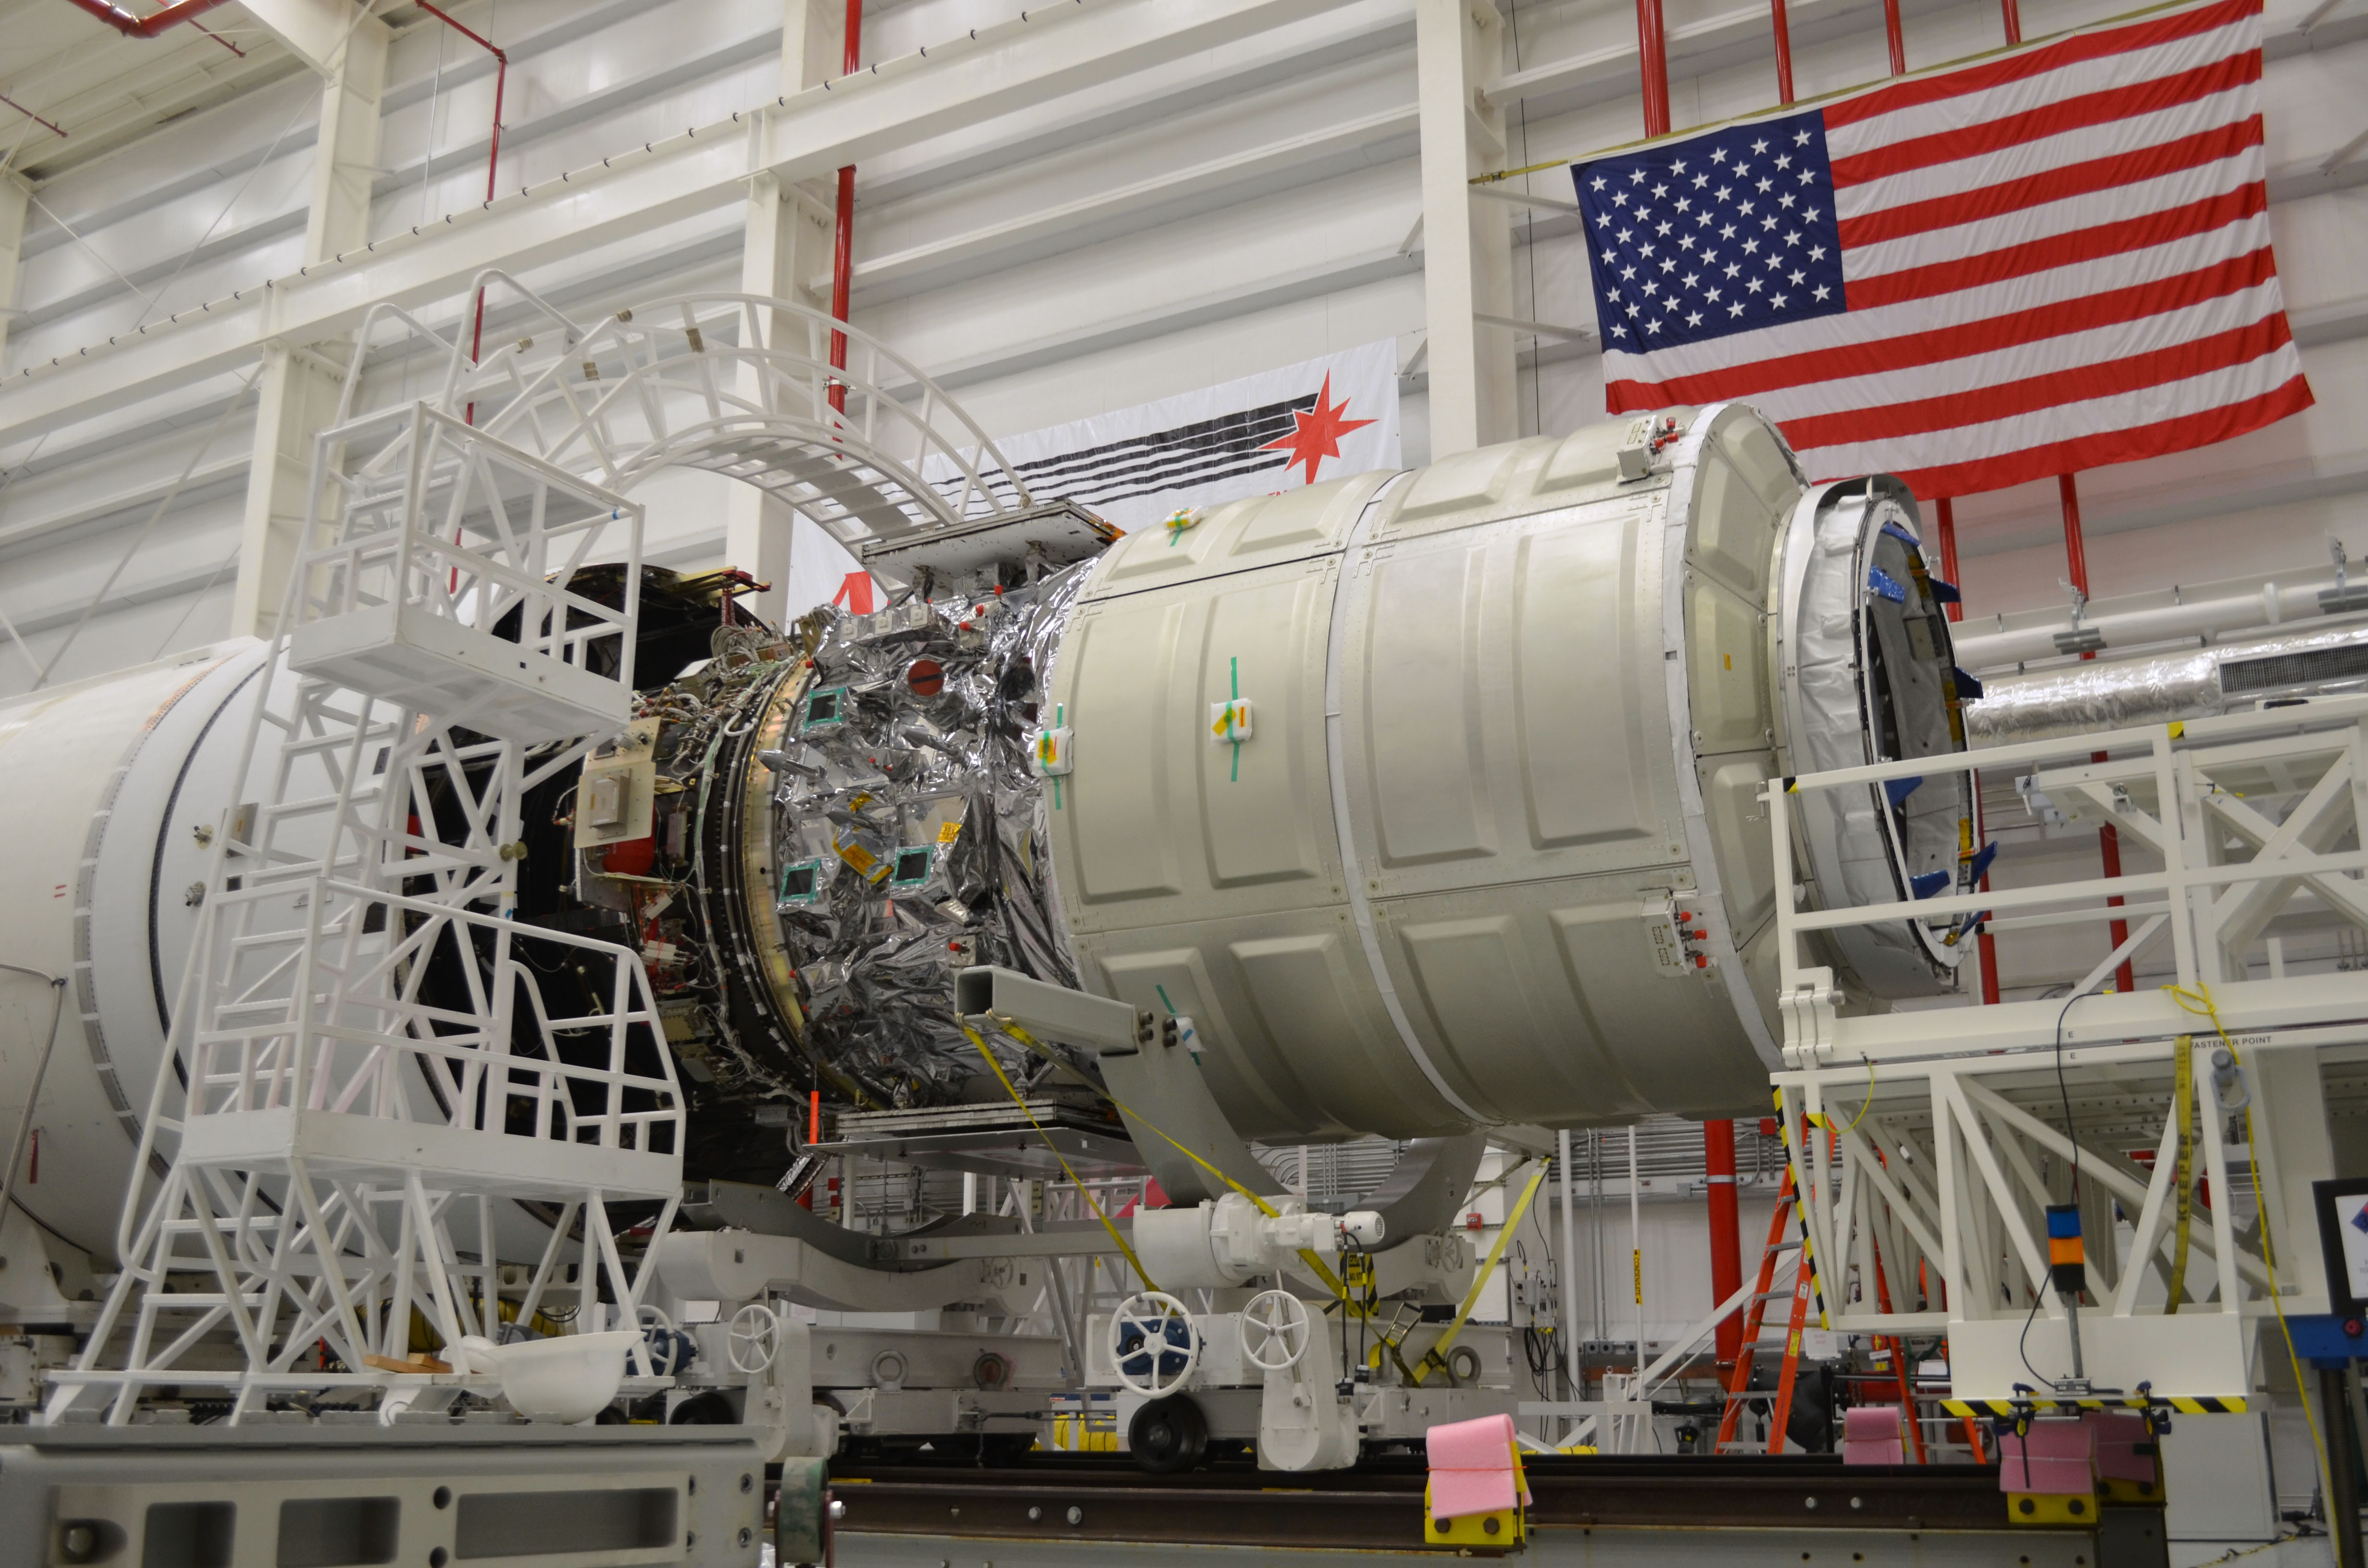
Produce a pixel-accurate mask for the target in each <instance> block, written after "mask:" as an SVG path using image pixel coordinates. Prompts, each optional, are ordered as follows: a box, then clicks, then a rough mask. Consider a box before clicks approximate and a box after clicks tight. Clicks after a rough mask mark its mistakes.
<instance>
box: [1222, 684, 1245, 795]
mask: <svg viewBox="0 0 2368 1568" xmlns="http://www.w3.org/2000/svg"><path fill="white" fill-rule="evenodd" d="M1227 662H1228V663H1229V664H1231V665H1232V666H1233V698H1234V700H1235V701H1236V702H1239V701H1240V700H1241V699H1242V662H1241V660H1239V659H1238V658H1236V659H1232V660H1229V661H1227ZM1241 781H1242V743H1241V742H1240V741H1239V740H1235V742H1234V775H1233V777H1232V778H1229V779H1227V780H1226V782H1227V783H1229V784H1238V783H1240V782H1241Z"/></svg>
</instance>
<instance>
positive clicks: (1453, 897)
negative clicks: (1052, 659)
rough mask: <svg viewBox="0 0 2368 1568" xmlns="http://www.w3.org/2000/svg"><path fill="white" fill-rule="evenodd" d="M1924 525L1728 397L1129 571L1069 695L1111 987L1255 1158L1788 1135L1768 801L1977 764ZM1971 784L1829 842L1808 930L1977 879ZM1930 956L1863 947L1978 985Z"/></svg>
mask: <svg viewBox="0 0 2368 1568" xmlns="http://www.w3.org/2000/svg"><path fill="white" fill-rule="evenodd" d="M1914 523H1915V513H1914V503H1913V501H1912V499H1910V498H1908V497H1907V494H1906V492H1905V491H1904V489H1901V488H1899V487H1897V486H1896V485H1893V484H1891V483H1888V482H1885V483H1883V484H1881V485H1875V484H1872V483H1869V482H1864V481H1853V482H1850V483H1848V484H1841V485H1811V484H1810V483H1807V482H1806V481H1805V479H1804V476H1803V475H1802V474H1801V473H1800V472H1799V471H1798V469H1797V467H1796V465H1795V464H1794V462H1793V458H1792V454H1791V453H1790V451H1789V450H1788V449H1786V448H1785V446H1784V444H1783V442H1782V439H1781V438H1780V437H1778V436H1777V435H1776V433H1775V431H1774V430H1773V428H1772V427H1771V426H1769V425H1768V424H1767V423H1766V422H1765V421H1764V420H1763V419H1762V418H1761V417H1760V416H1759V415H1758V414H1757V413H1756V412H1754V411H1753V410H1751V409H1749V408H1748V407H1745V406H1743V405H1740V404H1728V405H1724V406H1720V407H1713V408H1710V409H1705V410H1702V411H1701V412H1700V413H1699V414H1697V413H1694V412H1693V411H1677V412H1673V413H1667V414H1662V415H1652V416H1649V417H1645V418H1639V419H1636V420H1633V421H1621V422H1617V423H1614V424H1610V425H1605V426H1597V427H1595V428H1592V429H1588V430H1584V431H1581V432H1579V433H1578V434H1577V435H1574V436H1571V437H1567V438H1565V439H1553V438H1538V439H1532V440H1527V441H1522V442H1519V443H1516V444H1513V445H1509V446H1503V447H1494V448H1489V449H1484V450H1480V451H1475V452H1470V453H1465V454H1463V455H1461V456H1457V457H1453V458H1450V459H1448V460H1444V461H1442V462H1439V463H1436V464H1434V465H1432V466H1431V467H1429V468H1428V469H1425V470H1422V471H1420V472H1414V473H1407V474H1402V475H1397V476H1392V475H1388V474H1380V473H1376V474H1368V475H1365V476H1363V477H1361V478H1357V479H1351V480H1345V481H1340V482H1337V483H1329V484H1323V485H1317V486H1314V487H1311V488H1308V489H1304V490H1296V491H1291V492H1287V493H1284V494H1280V495H1275V496H1270V497H1261V498H1258V499H1255V500H1249V501H1243V502H1239V503H1235V504H1234V505H1232V506H1225V507H1221V508H1217V509H1215V510H1214V511H1212V513H1211V514H1210V515H1208V516H1207V517H1203V518H1201V519H1200V520H1199V521H1197V522H1193V523H1191V524H1190V526H1187V527H1185V528H1182V529H1181V530H1180V531H1178V532H1174V533H1173V534H1172V535H1162V534H1158V533H1143V534H1137V535H1135V536H1133V537H1132V538H1129V539H1126V540H1121V542H1120V543H1119V544H1117V545H1116V546H1114V547H1113V548H1112V549H1111V550H1110V553H1109V554H1108V556H1107V557H1105V559H1104V560H1103V562H1101V564H1100V565H1099V567H1098V569H1097V570H1096V571H1095V573H1094V575H1093V578H1092V580H1091V582H1090V583H1089V584H1088V585H1087V587H1086V589H1085V590H1084V592H1083V593H1082V594H1081V595H1080V596H1079V606H1078V608H1077V609H1076V613H1075V615H1074V616H1073V618H1072V619H1071V621H1070V623H1069V625H1068V627H1067V628H1066V629H1065V631H1064V635H1063V639H1062V644H1061V649H1060V653H1059V656H1058V659H1057V662H1056V663H1055V665H1054V675H1053V698H1054V699H1055V702H1056V703H1057V705H1058V712H1059V715H1060V717H1059V722H1060V723H1061V724H1063V725H1064V726H1065V727H1066V728H1068V730H1069V731H1070V732H1071V736H1070V747H1071V751H1072V754H1073V761H1072V765H1071V766H1072V771H1070V772H1069V773H1068V774H1067V775H1066V776H1065V777H1064V778H1062V779H1061V780H1060V782H1061V785H1062V790H1061V796H1060V799H1059V800H1057V801H1054V802H1053V812H1052V821H1053V834H1052V843H1053V851H1054V854H1053V858H1054V860H1055V863H1056V865H1057V868H1058V871H1059V889H1060V897H1061V906H1062V913H1063V915H1064V920H1065V923H1066V926H1067V930H1068V935H1069V939H1070V943H1071V949H1072V951H1073V954H1074V956H1075V958H1076V962H1077V966H1078V971H1079V974H1080V976H1081V978H1082V979H1083V981H1084V983H1085V984H1086V985H1087V988H1089V989H1092V990H1096V991H1100V992H1103V993H1105V994H1110V995H1114V996H1117V997H1120V998H1121V999H1123V1000H1125V1001H1128V1002H1131V1003H1133V1005H1134V1006H1137V1007H1139V1008H1144V1009H1148V1010H1150V1011H1153V1012H1155V1013H1168V1012H1173V1013H1177V1014H1181V1015H1185V1016H1189V1017H1191V1018H1192V1019H1193V1020H1194V1024H1195V1027H1196V1028H1197V1029H1198V1030H1199V1032H1200V1034H1201V1037H1202V1040H1203V1041H1204V1042H1205V1049H1204V1054H1203V1056H1202V1059H1201V1060H1202V1065H1203V1067H1204V1069H1205V1072H1206V1076H1207V1078H1208V1081H1209V1083H1210V1085H1211V1087H1212V1089H1213V1090H1214V1091H1215V1093H1216V1096H1217V1098H1218V1101H1219V1103H1220V1104H1221V1105H1222V1106H1223V1108H1224V1110H1225V1112H1226V1114H1227V1116H1228V1117H1229V1119H1231V1120H1232V1121H1233V1123H1234V1125H1235V1128H1236V1129H1237V1130H1239V1131H1241V1132H1242V1133H1243V1134H1244V1135H1246V1136H1248V1137H1252V1138H1259V1139H1266V1140H1269V1141H1281V1140H1284V1139H1296V1138H1303V1137H1326V1136H1340V1135H1344V1134H1353V1133H1364V1132H1383V1133H1388V1134H1391V1135H1393V1136H1397V1137H1413V1136H1420V1135H1427V1134H1440V1133H1450V1132H1454V1131H1460V1130H1463V1129H1465V1128H1469V1127H1473V1126H1475V1125H1476V1126H1486V1125H1489V1124H1492V1123H1494V1124H1506V1123H1515V1122H1530V1123H1545V1124H1548V1125H1569V1124H1573V1123H1586V1122H1617V1121H1621V1120H1624V1119H1633V1118H1635V1117H1638V1116H1641V1115H1644V1114H1646V1113H1648V1112H1673V1113H1677V1114H1680V1115H1702V1114H1710V1113H1716V1114H1725V1113H1729V1112H1733V1111H1737V1110H1747V1109H1748V1108H1753V1107H1756V1106H1758V1105H1760V1104H1762V1103H1764V1100H1765V1097H1766V1094H1767V1074H1768V1072H1769V1071H1770V1068H1772V1067H1774V1066H1776V1065H1777V1064H1778V1053H1777V1040H1778V1039H1779V1037H1780V1035H1781V1032H1782V1030H1781V1025H1780V1023H1779V1021H1778V1018H1777V1014H1776V983H1775V955H1774V952H1773V936H1774V929H1773V921H1774V915H1775V910H1776V899H1777V897H1778V896H1779V890H1778V889H1776V888H1774V887H1773V886H1771V885H1770V883H1771V876H1772V865H1773V859H1772V856H1771V853H1770V844H1769V841H1768V830H1767V821H1768V817H1767V809H1766V806H1765V803H1764V802H1763V801H1761V800H1760V798H1759V797H1760V791H1761V790H1762V789H1763V788H1764V787H1765V786H1766V785H1767V783H1768V781H1769V780H1770V778H1780V777H1782V776H1784V775H1786V774H1790V773H1794V772H1801V771H1807V770H1808V768H1809V767H1838V766H1845V765H1848V764H1850V763H1864V762H1871V761H1873V760H1876V759H1877V757H1878V756H1903V755H1904V756H1915V755H1926V754H1930V753H1936V752H1946V751H1951V750H1956V749H1961V748H1962V745H1963V741H1962V738H1961V737H1962V727H1961V726H1960V725H1958V724H1957V723H1956V722H1955V716H1954V710H1953V702H1954V699H1953V696H1952V695H1951V690H1950V687H1949V682H1948V677H1949V675H1950V671H1951V668H1952V666H1951V664H1950V660H1949V648H1948V634H1947V630H1946V623H1945V620H1944V619H1942V617H1941V611H1940V608H1939V604H1938V602H1937V598H1936V597H1935V594H1934V591H1933V590H1931V589H1930V585H1929V580H1928V574H1926V573H1925V572H1924V570H1923V568H1922V565H1921V562H1920V559H1919V560H1918V561H1917V562H1915V564H1914V566H1913V568H1912V569H1911V567H1910V565H1909V562H1908V558H1909V556H1911V555H1913V554H1914V553H1915V543H1914V540H1915V536H1914V533H1913V528H1914ZM1788 545H1793V546H1795V547H1796V548H1795V549H1793V551H1792V552H1791V553H1792V555H1793V561H1792V565H1791V570H1790V571H1789V573H1788V571H1787V556H1788V551H1787V547H1788ZM1788 585H1789V587H1790V590H1791V595H1790V597H1789V599H1788V597H1787V587H1788ZM1911 633H1912V635H1910V634H1911ZM1235 704H1247V710H1244V709H1242V708H1240V707H1237V706H1234V705H1235ZM1889 748H1904V749H1889ZM1802 756H1814V757H1815V759H1816V760H1815V761H1814V762H1813V763H1809V764H1807V765H1805V766H1804V765H1803V764H1802V763H1800V762H1797V761H1795V760H1794V759H1795V758H1796V757H1802ZM1963 786H1964V780H1963V776H1962V775H1955V774H1951V775H1942V776H1938V777H1936V778H1932V779H1930V780H1929V781H1928V782H1927V783H1926V785H1925V786H1924V787H1923V788H1922V789H1921V790H1918V791H1916V792H1915V793H1914V794H1913V795H1909V796H1906V797H1904V798H1903V799H1902V800H1899V801H1891V800H1887V799H1883V798H1881V797H1880V792H1879V791H1870V792H1869V794H1868V797H1867V799H1866V800H1865V801H1853V802H1851V805H1850V810H1848V811H1847V812H1840V813H1838V814H1837V816H1836V817H1835V818H1834V819H1833V820H1830V821H1828V820H1826V819H1823V818H1820V819H1819V820H1817V821H1816V822H1814V823H1812V824H1808V825H1809V826H1810V827H1811V828H1812V829H1813V830H1814V831H1811V832H1809V833H1807V834H1805V835H1804V844H1803V846H1802V850H1803V854H1802V858H1801V864H1803V865H1804V867H1806V868H1808V869H1809V874H1810V881H1811V885H1809V886H1808V887H1806V888H1804V899H1805V900H1806V901H1808V902H1815V901H1816V895H1817V885H1818V884H1829V885H1835V886H1847V887H1848V888H1849V889H1850V892H1851V893H1852V894H1853V895H1856V896H1863V895H1864V893H1865V892H1868V891H1870V890H1871V889H1872V888H1873V886H1874V884H1875V883H1876V882H1877V881H1881V882H1882V883H1883V884H1884V892H1886V895H1887V896H1889V897H1894V898H1902V899H1904V898H1906V897H1907V896H1909V889H1910V887H1911V886H1920V887H1921V888H1922V890H1923V891H1926V892H1931V891H1937V887H1936V886H1935V885H1934V884H1932V883H1931V882H1930V881H1929V880H1927V881H1922V882H1921V883H1918V882H1917V881H1915V879H1918V878H1923V879H1930V878H1931V877H1933V876H1935V875H1939V876H1941V878H1942V879H1943V880H1944V881H1953V877H1954V872H1955V869H1956V867H1957V864H1958V862H1959V851H1960V848H1961V845H1960V841H1959V827H1958V824H1959V822H1960V821H1961V820H1963V819H1964V817H1965V815H1966V812H1965V809H1964V800H1965V795H1964V787H1963ZM1943 821H1945V824H1946V826H1945V830H1944V831H1942V830H1936V829H1934V828H1933V827H1932V826H1931V824H1937V823H1941V822H1943ZM1786 891H1788V892H1789V890H1786ZM1916 930H1917V933H1918V934H1917V935H1914V936H1910V935H1907V934H1905V933H1887V934H1885V937H1884V944H1883V945H1882V946H1881V948H1880V949H1879V950H1878V949H1870V950H1869V951H1868V952H1866V953H1864V954H1861V955H1852V954H1850V953H1837V954H1836V955H1835V956H1836V960H1837V961H1838V962H1839V963H1840V964H1841V965H1842V967H1843V969H1844V971H1845V979H1846V982H1849V983H1851V987H1852V989H1853V990H1854V991H1855V992H1856V994H1858V995H1860V996H1861V997H1862V998H1863V997H1867V996H1870V995H1872V996H1874V997H1882V996H1891V995H1898V994H1907V993H1910V992H1913V991H1916V990H1919V989H1920V990H1924V991H1932V990H1938V989H1941V988H1943V987H1944V986H1945V985H1946V984H1947V983H1948V981H1947V977H1948V973H1949V971H1950V970H1951V969H1952V967H1953V960H1954V956H1955V955H1954V951H1953V949H1950V948H1948V947H1947V946H1945V945H1943V944H1942V943H1941V942H1940V941H1939V940H1938V939H1937V937H1936V936H1935V935H1934V934H1933V933H1930V932H1929V931H1926V930H1925V929H1924V928H1923V927H1920V926H1919V927H1917V928H1916ZM1854 957H1855V958H1862V959H1864V960H1868V961H1866V962H1864V963H1860V964H1854V963H1853V962H1852V960H1853V958H1854ZM1861 971H1864V972H1863V973H1862V974H1861Z"/></svg>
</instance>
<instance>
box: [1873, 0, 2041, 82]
mask: <svg viewBox="0 0 2368 1568" xmlns="http://www.w3.org/2000/svg"><path fill="white" fill-rule="evenodd" d="M2006 4H2007V5H2008V6H2012V5H2013V4H2014V0H2006ZM1883 40H1884V42H1885V43H1887V44H1889V45H1890V46H1891V74H1893V75H1895V76H1905V75H1907V34H1906V33H1904V32H1902V31H1901V30H1900V27H1899V0H1883Z"/></svg>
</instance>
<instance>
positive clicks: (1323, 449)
mask: <svg viewBox="0 0 2368 1568" xmlns="http://www.w3.org/2000/svg"><path fill="white" fill-rule="evenodd" d="M1348 412H1349V400H1348V399H1347V398H1342V399H1341V400H1340V401H1339V402H1338V403H1334V402H1333V401H1332V377H1331V374H1330V372H1328V371H1327V372H1326V374H1325V377H1324V390H1323V391H1322V392H1317V393H1316V394H1315V412H1313V413H1310V414H1302V413H1300V412H1299V411H1298V410H1296V409H1293V410H1292V415H1291V417H1292V421H1293V422H1294V423H1295V424H1296V425H1297V426H1298V427H1297V428H1296V429H1294V430H1292V433H1291V434H1290V435H1288V436H1285V437H1283V438H1282V439H1281V440H1280V441H1269V442H1268V443H1267V444H1266V445H1265V446H1263V447H1260V448H1259V449H1258V450H1259V451H1262V452H1267V451H1275V450H1278V449H1280V450H1282V451H1287V452H1289V453H1290V454H1291V460H1290V461H1289V462H1287V463H1285V464H1283V465H1282V471H1283V472H1285V473H1289V472H1291V471H1292V469H1294V468H1297V467H1298V466H1299V465H1300V464H1301V463H1305V464H1306V465H1307V483H1310V484H1313V483H1315V465H1316V464H1317V463H1320V462H1322V461H1323V460H1325V459H1326V458H1337V457H1338V456H1339V455H1340V437H1343V436H1345V435H1347V434H1348V433H1349V431H1351V430H1362V429H1363V428H1364V427H1365V426H1368V425H1371V424H1372V420H1370V419H1343V418H1341V417H1340V416H1341V415H1344V414H1346V413H1348Z"/></svg>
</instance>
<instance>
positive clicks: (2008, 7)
mask: <svg viewBox="0 0 2368 1568" xmlns="http://www.w3.org/2000/svg"><path fill="white" fill-rule="evenodd" d="M1998 9H1999V10H2000V11H2001V12H2003V13H2004V14H2005V18H2006V41H2007V43H2008V45H2009V47H2011V46H2012V45H2015V44H2018V43H2021V41H2022V9H2021V6H2017V5H2016V4H2015V0H1998Z"/></svg>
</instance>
